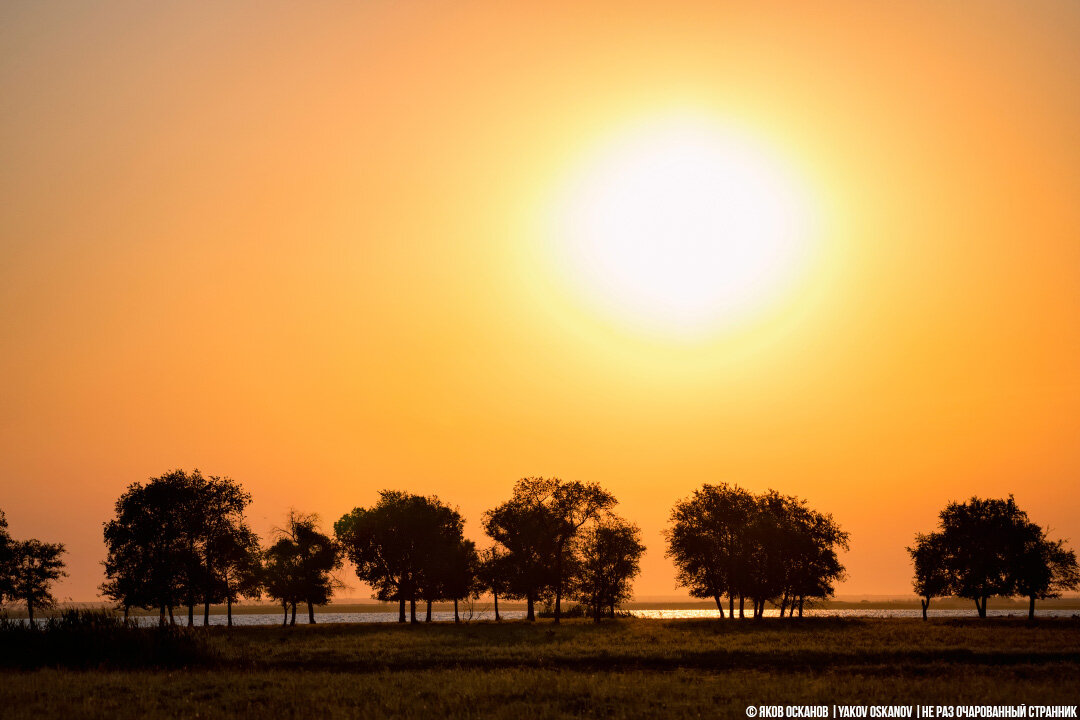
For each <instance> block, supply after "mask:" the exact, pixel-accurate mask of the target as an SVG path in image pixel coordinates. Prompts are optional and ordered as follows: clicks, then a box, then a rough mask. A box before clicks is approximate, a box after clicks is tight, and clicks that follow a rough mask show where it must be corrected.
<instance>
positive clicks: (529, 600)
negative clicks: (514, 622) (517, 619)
mask: <svg viewBox="0 0 1080 720" xmlns="http://www.w3.org/2000/svg"><path fill="white" fill-rule="evenodd" d="M533 603H534V601H533V596H532V595H527V596H526V597H525V607H526V612H525V619H526V620H529V621H530V622H532V621H535V620H536V609H535V608H534V606H533Z"/></svg>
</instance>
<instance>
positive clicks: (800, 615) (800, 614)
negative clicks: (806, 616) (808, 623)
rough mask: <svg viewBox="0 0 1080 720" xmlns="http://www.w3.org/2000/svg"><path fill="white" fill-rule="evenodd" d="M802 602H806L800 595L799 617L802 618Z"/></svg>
mask: <svg viewBox="0 0 1080 720" xmlns="http://www.w3.org/2000/svg"><path fill="white" fill-rule="evenodd" d="M804 600H806V598H805V597H803V596H802V595H800V596H799V617H802V606H803V601H804Z"/></svg>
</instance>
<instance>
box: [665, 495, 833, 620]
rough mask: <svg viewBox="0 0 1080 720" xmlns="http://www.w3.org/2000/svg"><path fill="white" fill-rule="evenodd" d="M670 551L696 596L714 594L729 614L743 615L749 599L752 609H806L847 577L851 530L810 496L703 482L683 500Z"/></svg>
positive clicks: (670, 538)
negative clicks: (843, 557)
mask: <svg viewBox="0 0 1080 720" xmlns="http://www.w3.org/2000/svg"><path fill="white" fill-rule="evenodd" d="M665 534H666V537H667V540H668V551H667V555H668V557H670V558H672V560H673V561H674V563H675V567H676V570H677V573H678V575H677V578H678V582H679V584H680V585H683V586H684V587H686V588H688V589H689V590H690V594H691V595H693V596H694V597H702V598H706V597H707V598H712V599H713V600H714V601H715V602H716V606H717V608H718V609H719V610H720V616H721V617H723V616H724V609H723V605H722V603H721V601H720V598H721V596H722V595H724V594H726V595H727V597H728V610H729V615H730V616H731V617H732V618H734V617H735V599H736V598H738V601H739V616H740V617H743V615H744V602H745V600H746V599H750V600H751V601H752V604H753V616H754V617H755V618H760V617H762V616H763V615H764V613H765V604H766V602H772V603H774V604H775V605H777V606H779V608H780V615H781V617H783V615H784V614H785V612H787V613H788V614H794V612H795V610H796V609H798V611H799V616H800V617H801V616H802V612H803V607H804V605H805V603H806V601H807V600H811V601H812V600H813V599H815V598H825V597H829V596H830V595H832V593H833V592H834V588H833V583H834V582H835V581H837V580H839V579H840V578H842V577H843V574H844V566H843V565H842V564H841V563H840V559H839V557H838V555H837V550H838V549H844V550H846V549H847V547H848V534H847V533H846V532H844V531H843V530H841V529H840V526H839V525H837V523H836V521H835V520H833V518H832V516H831V515H828V514H825V513H821V512H818V511H816V510H813V509H811V508H810V507H808V506H807V504H806V501H805V500H800V499H798V498H795V497H792V496H787V495H781V494H780V493H778V492H776V491H774V490H769V491H766V492H764V493H762V494H760V495H753V494H751V493H749V492H747V491H746V490H743V489H741V488H738V487H736V486H732V485H727V484H720V485H704V486H702V488H701V489H699V490H696V491H695V492H694V494H693V495H692V496H691V497H690V498H688V499H686V500H682V501H680V502H678V503H676V505H675V507H674V508H673V510H672V513H671V525H670V527H669V528H668V529H667V531H666V533H665Z"/></svg>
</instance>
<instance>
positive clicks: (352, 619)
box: [132, 608, 1080, 626]
mask: <svg viewBox="0 0 1080 720" xmlns="http://www.w3.org/2000/svg"><path fill="white" fill-rule="evenodd" d="M630 614H631V615H633V616H634V617H638V618H647V619H652V620H679V619H709V618H719V617H720V614H719V612H717V610H716V609H715V608H714V609H709V608H690V609H686V608H680V609H671V610H631V611H630ZM986 614H987V615H988V616H990V617H1016V618H1023V617H1027V612H1026V611H1023V610H1017V609H1013V610H987V612H986ZM1035 614H1036V615H1037V616H1038V617H1076V616H1080V610H1076V609H1064V610H1063V609H1046V610H1039V609H1038V608H1036V610H1035ZM778 615H779V611H778V610H775V609H769V610H766V611H765V617H772V618H775V617H777V616H778ZM803 615H804V616H805V617H839V618H920V617H922V612H921V611H920V610H919V609H918V608H911V609H906V608H888V609H874V608H865V609H864V608H842V609H831V610H829V609H820V610H806V611H804V613H803ZM928 615H929V616H930V617H932V618H974V617H976V613H975V611H974V609H972V610H964V609H959V608H946V609H941V610H934V609H931V610H930V611H929V613H928ZM499 616H500V617H501V618H502V619H504V620H524V619H525V611H524V610H502V611H500V612H499ZM461 617H462V620H464V621H466V622H470V621H471V622H475V621H480V620H494V619H495V613H493V612H492V611H491V610H490V609H482V610H474V611H473V612H472V614H471V615H470V614H469V613H468V612H462V613H461ZM417 618H418V619H419V620H420V621H421V622H423V619H424V615H423V614H422V613H420V612H418V613H417ZM431 618H432V620H433V621H434V622H453V621H454V613H453V612H448V611H436V612H433V613H431ZM132 619H133V620H135V621H136V622H137V623H139V624H140V625H156V624H157V622H158V618H157V616H156V615H149V616H141V617H133V618H132ZM397 619H398V614H397V612H396V611H395V612H342V613H335V612H326V611H323V612H316V613H315V620H316V622H318V623H319V624H326V623H393V622H397ZM746 619H747V620H749V619H750V618H749V617H747V618H746ZM176 621H177V622H178V623H181V624H186V623H187V615H186V613H184V614H178V615H177V617H176ZM296 623H297V624H298V625H306V624H307V612H306V611H301V610H300V609H299V608H298V609H297V613H296ZM195 624H196V625H198V626H201V625H202V624H203V618H202V615H201V614H196V616H195ZM225 624H226V618H225V616H224V615H219V614H212V615H211V616H210V625H211V626H218V625H225ZM280 624H281V615H279V614H272V613H235V614H233V625H280Z"/></svg>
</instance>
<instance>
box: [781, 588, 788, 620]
mask: <svg viewBox="0 0 1080 720" xmlns="http://www.w3.org/2000/svg"><path fill="white" fill-rule="evenodd" d="M785 610H787V593H784V596H783V597H782V598H780V617H781V618H782V617H784V611H785Z"/></svg>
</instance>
